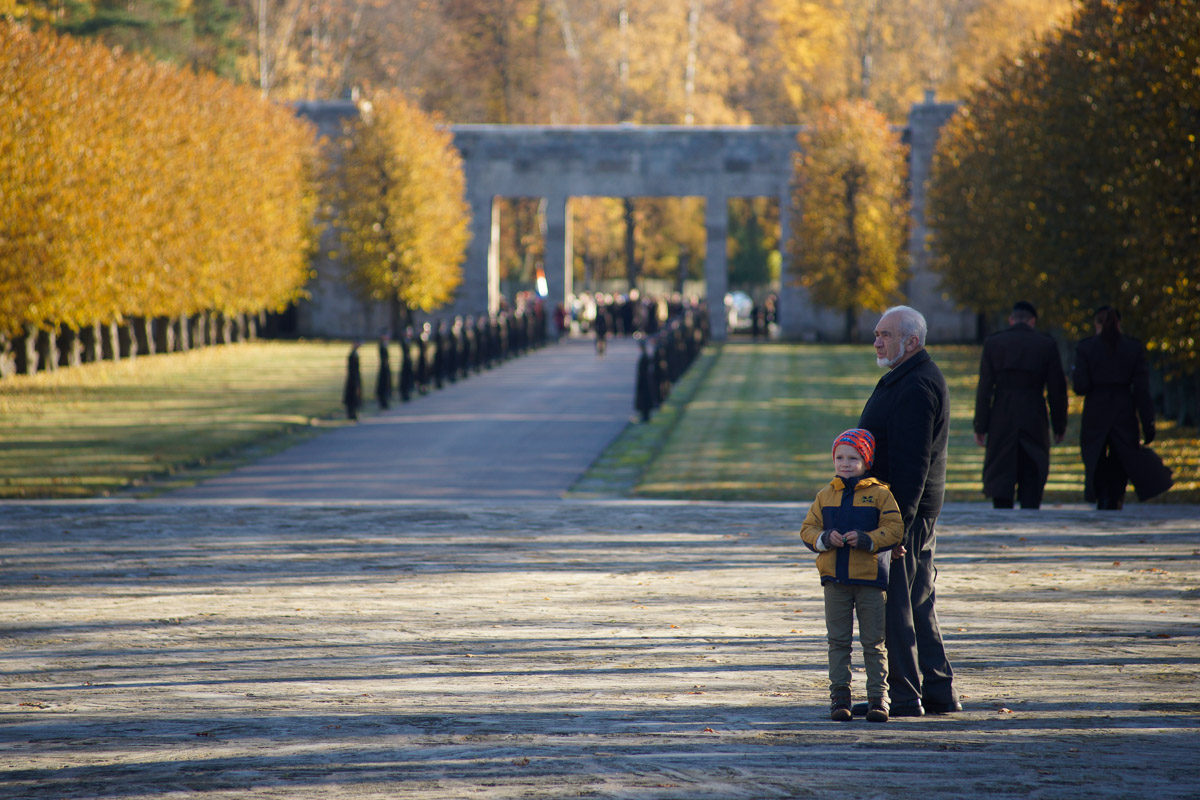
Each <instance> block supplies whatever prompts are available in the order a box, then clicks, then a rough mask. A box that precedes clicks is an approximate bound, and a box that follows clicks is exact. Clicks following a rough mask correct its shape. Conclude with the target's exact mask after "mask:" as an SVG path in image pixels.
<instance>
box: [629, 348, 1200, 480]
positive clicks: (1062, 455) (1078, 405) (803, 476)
mask: <svg viewBox="0 0 1200 800" xmlns="http://www.w3.org/2000/svg"><path fill="white" fill-rule="evenodd" d="M930 352H931V353H932V354H933V356H934V358H935V359H936V360H937V362H938V364H939V365H940V366H941V368H942V370H943V372H944V373H945V375H946V380H947V383H948V384H949V386H950V395H951V433H950V458H949V465H948V469H947V475H946V479H947V499H948V500H983V499H984V497H983V492H982V484H981V473H982V470H983V448H981V447H978V446H977V445H976V444H975V439H974V435H973V432H972V428H971V421H972V417H973V415H974V403H975V386H976V381H977V376H978V366H979V348H977V347H970V346H937V347H931V348H930ZM880 375H881V372H880V370H879V368H878V367H877V366H876V365H875V361H874V358H873V355H872V353H871V352H870V349H869V348H865V347H861V346H845V345H820V346H817V345H792V344H778V345H754V344H727V345H726V346H724V347H723V348H721V350H720V354H719V356H718V358H717V361H716V363H715V364H714V365H713V367H712V369H711V370H710V371H709V372H708V374H707V376H706V379H705V380H704V381H703V383H702V384H701V385H700V386H699V387H698V388H697V390H696V393H695V397H694V398H693V400H692V402H691V403H689V404H688V405H687V406H686V407H685V408H684V409H683V410H682V412H681V413H680V415H679V419H678V420H677V421H676V423H675V424H674V426H673V427H672V429H671V430H670V433H669V435H668V436H667V438H666V441H665V442H663V443H662V444H661V446H660V449H659V450H658V456H657V457H656V458H655V459H653V461H652V462H651V463H650V464H649V465H648V467H647V468H646V470H645V472H644V473H643V476H642V479H641V481H640V482H639V483H638V484H637V485H636V487H635V489H634V492H635V494H637V495H639V496H643V497H662V498H677V499H716V500H805V501H806V500H809V499H811V498H812V497H813V496H814V495H815V494H816V492H817V491H818V490H819V489H820V487H821V486H823V485H824V484H825V483H827V482H828V481H829V479H830V477H831V471H830V470H831V462H830V457H829V449H830V443H831V442H832V441H833V437H834V436H835V435H837V434H838V433H840V432H841V431H843V430H845V429H846V428H850V427H853V426H854V425H855V424H857V422H858V415H859V413H860V412H861V411H862V406H863V403H864V402H865V401H866V399H867V397H868V396H870V394H871V391H872V389H873V388H874V386H875V383H876V382H877V381H878V380H879V377H880ZM1082 407H1083V404H1082V400H1081V399H1080V398H1077V397H1072V398H1071V404H1070V416H1069V422H1068V427H1067V435H1066V438H1065V439H1064V440H1063V443H1062V444H1060V445H1055V446H1054V447H1053V448H1052V450H1051V474H1050V479H1049V481H1048V482H1047V485H1046V498H1045V500H1046V502H1047V503H1054V502H1082V500H1083V479H1084V476H1083V464H1082V462H1081V461H1080V458H1079V414H1080V412H1081V411H1082ZM1158 430H1159V435H1158V439H1157V440H1156V442H1155V444H1154V448H1155V450H1156V451H1157V452H1158V453H1159V455H1161V456H1162V457H1163V459H1164V461H1166V463H1167V464H1168V465H1169V466H1171V467H1172V469H1174V470H1175V481H1176V484H1175V487H1174V488H1173V489H1172V490H1171V492H1169V493H1168V494H1167V495H1166V496H1164V497H1163V498H1161V499H1160V500H1156V501H1154V502H1200V440H1198V438H1197V432H1196V430H1195V429H1186V430H1180V429H1179V428H1178V427H1177V426H1176V425H1175V424H1174V423H1172V422H1169V421H1160V422H1159V425H1158Z"/></svg>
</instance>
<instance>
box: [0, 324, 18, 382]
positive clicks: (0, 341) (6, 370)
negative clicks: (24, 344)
mask: <svg viewBox="0 0 1200 800" xmlns="http://www.w3.org/2000/svg"><path fill="white" fill-rule="evenodd" d="M16 374H17V359H16V356H15V355H14V354H13V340H12V339H11V338H9V335H8V334H7V333H0V380H3V379H4V378H8V377H11V376H13V375H16Z"/></svg>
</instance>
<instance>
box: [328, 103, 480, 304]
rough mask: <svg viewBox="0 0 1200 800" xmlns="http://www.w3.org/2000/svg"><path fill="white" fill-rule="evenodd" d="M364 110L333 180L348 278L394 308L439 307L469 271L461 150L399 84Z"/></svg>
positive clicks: (349, 134)
mask: <svg viewBox="0 0 1200 800" xmlns="http://www.w3.org/2000/svg"><path fill="white" fill-rule="evenodd" d="M360 110H361V113H360V115H359V117H358V118H357V119H356V120H355V121H353V122H352V123H351V124H350V127H349V130H348V131H347V135H346V140H345V146H344V151H343V154H342V163H341V166H340V168H339V169H338V170H337V172H336V175H335V176H334V178H333V181H332V182H331V185H330V191H331V195H332V199H333V206H334V207H335V208H336V219H335V223H336V226H337V228H338V229H339V231H340V235H341V240H342V243H343V245H344V247H345V254H346V261H347V263H348V264H349V265H350V267H351V273H350V280H351V283H352V284H353V285H354V286H356V287H357V288H358V289H359V291H360V292H361V293H362V294H363V295H364V296H366V297H369V298H371V299H374V300H380V301H390V302H391V303H392V304H393V311H394V318H401V317H403V316H405V315H406V314H407V312H408V311H409V310H412V309H421V310H422V311H431V310H433V309H435V308H439V307H441V306H443V305H445V304H446V303H447V302H449V301H450V300H451V299H452V298H453V294H454V290H455V289H456V288H457V287H458V285H459V283H460V282H461V280H462V271H461V265H462V262H463V259H464V258H465V257H466V247H467V242H468V237H469V235H470V234H469V232H468V223H469V210H468V208H467V204H466V201H465V200H464V190H465V183H464V180H465V179H464V176H463V171H462V159H461V157H460V156H459V154H458V151H457V150H455V149H454V146H453V144H452V142H451V136H450V133H449V131H446V130H444V129H443V128H441V127H439V126H438V125H437V124H436V122H435V120H434V119H433V118H432V117H430V116H429V115H427V114H425V113H423V112H422V111H420V109H418V108H416V106H414V105H413V104H412V103H411V102H410V101H408V100H406V99H405V98H404V97H403V96H401V95H399V94H394V93H387V92H381V93H379V94H377V95H375V96H374V97H372V98H371V99H370V101H368V102H366V103H364V104H363V105H362V107H361V109H360Z"/></svg>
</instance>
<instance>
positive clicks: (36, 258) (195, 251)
mask: <svg viewBox="0 0 1200 800" xmlns="http://www.w3.org/2000/svg"><path fill="white" fill-rule="evenodd" d="M316 155H317V154H316V141H315V134H314V131H313V130H312V129H311V127H310V126H308V125H306V124H304V123H302V122H300V121H299V120H298V119H297V118H296V117H295V116H294V114H292V112H291V111H290V110H289V109H287V108H285V107H280V106H278V105H276V104H274V103H271V102H269V101H267V100H264V99H263V98H262V97H261V96H260V95H259V94H258V93H256V92H254V91H253V90H251V89H248V88H246V87H239V86H235V85H233V84H231V83H229V82H227V81H223V80H220V79H218V78H216V77H215V76H213V75H211V74H202V75H196V74H193V73H191V72H188V71H184V70H179V69H176V68H172V67H169V66H167V65H163V64H156V63H151V62H149V61H146V60H144V59H142V58H140V57H133V56H129V55H120V54H117V53H114V52H113V51H112V50H110V49H109V48H107V47H105V46H103V45H100V44H98V43H91V42H84V41H81V40H77V39H74V38H71V37H61V36H57V35H54V34H52V33H50V32H49V31H46V30H41V31H31V30H29V29H28V28H26V27H23V26H20V25H14V24H9V23H2V22H0V207H3V209H4V214H3V216H2V217H0V335H4V336H5V337H6V338H7V337H11V336H13V335H15V334H18V333H20V332H21V331H22V330H25V331H28V332H32V331H34V330H36V329H39V328H40V329H48V330H58V329H59V328H66V329H71V330H79V329H83V328H88V327H92V326H95V325H97V324H106V323H112V322H119V321H124V320H128V319H130V318H145V319H149V318H161V317H190V316H192V315H196V314H199V313H200V312H217V313H219V314H222V315H224V316H225V317H226V318H229V319H233V318H237V317H239V316H241V315H245V314H247V313H255V312H259V311H262V310H282V309H283V308H284V307H285V306H286V305H288V304H289V303H290V302H292V301H294V300H295V299H296V298H298V297H299V296H301V294H302V292H303V287H304V285H305V283H306V282H307V281H308V278H309V275H310V272H311V267H310V263H309V259H310V255H311V241H312V234H313V222H314V214H315V211H316V201H317V193H316V183H315V177H316V174H315V171H314V168H315V164H316V161H315V159H316ZM143 336H144V334H143ZM146 338H150V339H153V336H151V337H146Z"/></svg>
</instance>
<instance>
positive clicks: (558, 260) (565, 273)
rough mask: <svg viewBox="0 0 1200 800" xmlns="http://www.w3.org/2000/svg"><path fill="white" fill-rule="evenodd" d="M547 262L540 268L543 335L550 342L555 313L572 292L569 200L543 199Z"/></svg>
mask: <svg viewBox="0 0 1200 800" xmlns="http://www.w3.org/2000/svg"><path fill="white" fill-rule="evenodd" d="M545 237H546V241H545V249H546V260H545V261H544V262H543V264H542V268H543V271H544V272H545V273H546V297H545V298H544V306H545V309H546V335H547V337H548V338H549V339H550V340H551V341H553V339H554V336H555V328H554V309H555V308H556V307H557V306H558V305H559V304H560V303H562V304H563V305H564V306H565V305H566V297H567V294H568V293H569V292H570V291H571V278H572V275H571V271H572V261H573V253H572V250H573V248H572V242H571V209H570V198H568V197H563V196H562V195H551V196H550V197H548V198H546V230H545Z"/></svg>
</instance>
